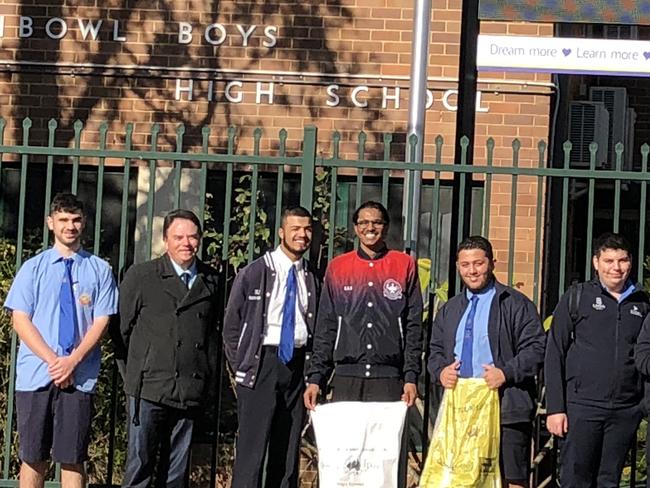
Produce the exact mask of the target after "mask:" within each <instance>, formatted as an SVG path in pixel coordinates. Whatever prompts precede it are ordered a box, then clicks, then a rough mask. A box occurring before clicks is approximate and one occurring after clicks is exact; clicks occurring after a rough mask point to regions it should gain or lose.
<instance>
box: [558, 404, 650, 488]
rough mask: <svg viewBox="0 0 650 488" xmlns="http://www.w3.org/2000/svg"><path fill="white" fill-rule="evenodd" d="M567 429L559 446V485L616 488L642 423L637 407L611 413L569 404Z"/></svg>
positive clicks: (580, 487)
mask: <svg viewBox="0 0 650 488" xmlns="http://www.w3.org/2000/svg"><path fill="white" fill-rule="evenodd" d="M567 416H568V419H569V429H568V432H567V436H566V440H565V441H564V442H563V443H562V444H561V446H560V461H561V465H560V485H561V486H562V487H566V488H616V487H618V485H619V482H620V479H621V472H622V470H623V465H624V463H625V456H626V455H627V451H628V450H629V448H630V446H631V444H632V441H633V439H634V438H635V435H636V429H637V427H638V426H639V422H640V421H641V417H642V411H641V407H640V406H633V407H628V408H620V409H610V408H600V407H593V406H587V405H576V404H569V405H568V407H567Z"/></svg>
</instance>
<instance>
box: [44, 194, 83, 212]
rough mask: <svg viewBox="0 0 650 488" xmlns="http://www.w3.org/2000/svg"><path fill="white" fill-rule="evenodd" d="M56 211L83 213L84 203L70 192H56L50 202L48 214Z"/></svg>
mask: <svg viewBox="0 0 650 488" xmlns="http://www.w3.org/2000/svg"><path fill="white" fill-rule="evenodd" d="M57 212H67V213H71V214H79V215H84V204H83V202H82V201H81V200H79V198H77V195H73V194H72V193H57V194H56V195H54V198H53V199H52V203H51V204H50V215H54V214H55V213H57Z"/></svg>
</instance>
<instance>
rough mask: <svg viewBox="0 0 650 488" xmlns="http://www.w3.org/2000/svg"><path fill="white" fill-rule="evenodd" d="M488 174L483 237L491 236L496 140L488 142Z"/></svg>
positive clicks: (484, 199) (484, 193) (484, 202)
mask: <svg viewBox="0 0 650 488" xmlns="http://www.w3.org/2000/svg"><path fill="white" fill-rule="evenodd" d="M486 145H487V167H486V171H487V174H486V175H485V191H484V192H483V236H484V237H485V238H486V239H489V236H490V204H491V200H492V172H491V169H492V162H493V161H494V139H492V138H491V137H490V138H489V139H488V140H487V144H486Z"/></svg>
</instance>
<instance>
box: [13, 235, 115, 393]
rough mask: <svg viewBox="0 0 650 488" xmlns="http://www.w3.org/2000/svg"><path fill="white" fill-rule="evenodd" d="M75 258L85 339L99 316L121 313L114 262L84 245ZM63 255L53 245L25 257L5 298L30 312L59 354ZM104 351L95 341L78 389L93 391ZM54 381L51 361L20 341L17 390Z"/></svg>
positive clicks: (78, 379) (80, 323) (76, 289)
mask: <svg viewBox="0 0 650 488" xmlns="http://www.w3.org/2000/svg"><path fill="white" fill-rule="evenodd" d="M71 258H72V259H73V263H72V282H73V283H72V289H73V292H74V297H75V305H76V309H77V310H76V311H77V326H78V331H77V332H78V333H77V337H78V338H79V339H78V340H79V341H81V339H82V338H83V337H84V336H85V335H86V333H87V332H88V329H89V328H90V327H91V326H92V324H93V321H94V319H95V318H96V317H104V316H108V315H112V314H115V313H117V287H116V286H115V280H114V278H113V273H112V271H111V268H110V266H109V264H108V263H107V262H106V261H104V260H103V259H100V258H98V257H97V256H94V255H92V254H91V253H89V252H87V251H84V250H83V249H82V250H79V251H78V252H77V253H75V254H73V255H72V256H71ZM63 259H64V258H63V256H61V255H60V254H59V252H58V251H57V250H56V249H55V248H50V249H48V250H47V251H43V252H42V253H40V254H38V255H36V256H34V257H33V258H31V259H29V260H27V261H26V262H25V263H24V264H23V266H22V267H21V268H20V270H19V271H18V274H17V275H16V278H15V279H14V281H13V283H12V285H11V288H10V289H9V293H8V294H7V298H6V300H5V303H4V307H5V308H6V309H8V310H10V311H13V310H18V311H21V312H25V313H26V314H27V315H29V317H30V318H31V320H32V323H33V324H34V326H35V327H36V328H37V329H38V331H39V332H40V334H41V336H42V337H43V340H44V341H45V343H46V344H47V345H48V346H49V347H50V348H51V349H52V350H53V351H54V352H55V353H56V354H57V355H63V351H62V350H61V347H60V346H59V292H60V290H61V283H62V281H63V280H64V278H65V263H64V262H63ZM75 346H76V345H75ZM100 357H101V351H100V347H99V345H97V346H96V347H95V348H94V349H92V350H91V351H90V352H89V353H88V354H87V355H86V357H85V358H84V359H83V361H81V362H80V363H79V365H78V366H77V367H76V368H75V370H74V386H75V388H76V389H77V390H80V391H83V392H86V393H92V392H93V391H94V389H95V385H96V384H97V377H98V376H99V366H100V364H99V362H100ZM51 382H52V378H51V377H50V374H49V373H48V371H47V363H46V362H44V361H43V360H42V359H41V358H39V357H38V356H37V355H36V354H34V353H33V352H32V351H31V350H30V349H29V348H28V347H27V345H25V344H24V343H21V344H20V348H19V350H18V358H17V362H16V390H17V391H35V390H38V389H39V388H43V387H45V386H47V385H49V384H50V383H51Z"/></svg>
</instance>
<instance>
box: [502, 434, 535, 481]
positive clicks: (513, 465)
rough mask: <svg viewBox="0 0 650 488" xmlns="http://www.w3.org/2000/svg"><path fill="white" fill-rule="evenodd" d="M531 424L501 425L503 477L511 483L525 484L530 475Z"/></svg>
mask: <svg viewBox="0 0 650 488" xmlns="http://www.w3.org/2000/svg"><path fill="white" fill-rule="evenodd" d="M532 438H533V425H532V423H531V422H521V423H517V424H505V425H504V424H501V467H502V470H503V471H502V473H501V475H502V476H503V478H505V480H506V481H509V482H515V481H519V482H524V483H523V484H524V485H526V486H528V481H527V480H528V477H529V475H530V449H531V442H532Z"/></svg>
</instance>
